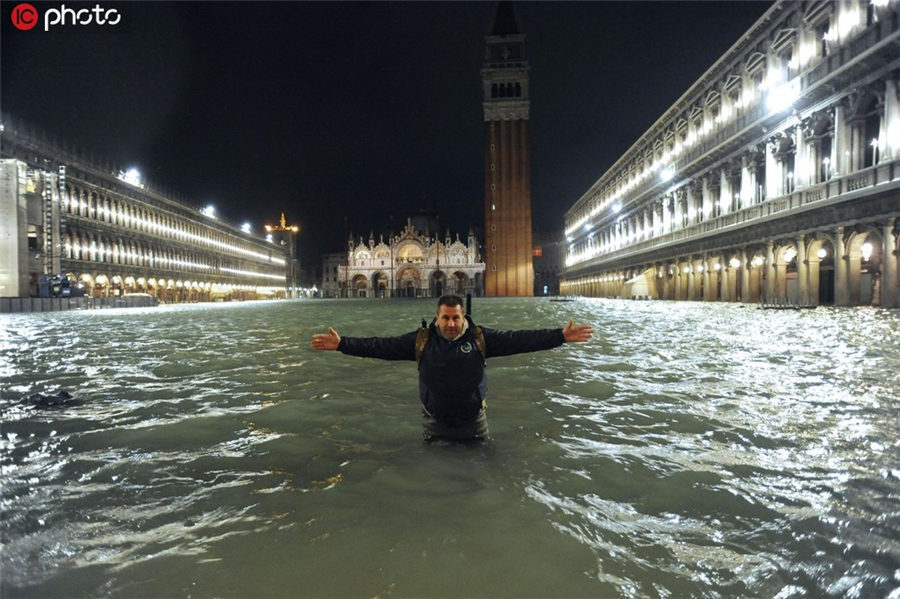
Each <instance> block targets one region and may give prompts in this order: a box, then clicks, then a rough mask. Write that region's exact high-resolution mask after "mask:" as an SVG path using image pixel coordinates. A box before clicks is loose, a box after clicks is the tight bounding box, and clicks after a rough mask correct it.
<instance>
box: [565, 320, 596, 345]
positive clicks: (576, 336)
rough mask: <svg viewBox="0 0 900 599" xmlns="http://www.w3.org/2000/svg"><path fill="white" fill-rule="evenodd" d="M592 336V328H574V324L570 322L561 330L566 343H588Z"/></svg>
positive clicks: (587, 326)
mask: <svg viewBox="0 0 900 599" xmlns="http://www.w3.org/2000/svg"><path fill="white" fill-rule="evenodd" d="M593 336H594V328H593V327H591V326H590V325H587V324H580V325H578V326H575V322H574V321H572V320H570V321H569V324H567V325H566V327H565V328H564V329H563V337H565V339H566V343H574V342H584V341H588V340H589V339H590V338H591V337H593Z"/></svg>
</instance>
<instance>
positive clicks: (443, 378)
mask: <svg viewBox="0 0 900 599" xmlns="http://www.w3.org/2000/svg"><path fill="white" fill-rule="evenodd" d="M462 302H463V300H462V298H461V297H459V296H457V295H445V296H443V297H441V298H440V299H439V300H438V310H437V314H436V316H435V318H434V320H433V321H432V322H431V324H430V325H429V326H428V327H427V328H422V329H419V330H418V331H415V332H412V333H407V334H406V335H400V336H399V337H341V336H340V335H338V332H337V331H335V330H334V329H333V328H331V327H329V328H328V334H324V335H322V334H317V335H313V336H312V348H313V349H317V350H331V351H333V350H337V351H340V352H341V353H344V354H348V355H351V356H361V357H364V358H381V359H382V360H416V361H417V362H418V363H419V399H420V400H421V401H422V416H423V426H424V431H423V435H424V437H425V440H426V441H427V442H431V441H435V440H451V441H470V440H486V439H487V438H488V426H487V417H486V416H485V408H486V404H485V394H486V393H487V376H486V373H485V359H486V358H493V357H496V356H511V355H513V354H522V353H526V352H533V351H539V350H544V349H552V348H554V347H558V346H560V345H562V344H563V343H572V342H584V341H588V340H589V339H590V338H591V337H592V336H593V334H594V329H593V328H592V327H590V326H589V325H578V326H576V325H575V324H574V323H573V322H572V321H571V320H570V321H569V323H568V324H567V325H566V326H565V327H564V328H562V329H535V330H524V331H500V330H496V329H489V328H486V327H480V326H477V325H476V324H475V323H474V322H473V321H472V319H471V317H469V316H467V315H466V313H465V310H464V309H463V303H462ZM423 324H424V321H423Z"/></svg>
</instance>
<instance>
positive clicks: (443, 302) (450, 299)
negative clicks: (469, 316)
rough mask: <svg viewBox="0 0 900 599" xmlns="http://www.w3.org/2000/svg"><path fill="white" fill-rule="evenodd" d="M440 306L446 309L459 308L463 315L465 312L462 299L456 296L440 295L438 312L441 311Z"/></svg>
mask: <svg viewBox="0 0 900 599" xmlns="http://www.w3.org/2000/svg"><path fill="white" fill-rule="evenodd" d="M441 306H447V307H448V308H453V307H455V306H459V307H460V309H462V311H463V313H465V312H466V305H465V304H464V303H463V298H461V297H459V296H458V295H442V296H441V297H440V299H439V300H438V310H440V309H441Z"/></svg>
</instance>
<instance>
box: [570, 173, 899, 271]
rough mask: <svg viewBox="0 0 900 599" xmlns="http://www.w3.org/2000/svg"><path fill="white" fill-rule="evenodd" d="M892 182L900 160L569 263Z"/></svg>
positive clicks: (604, 258) (607, 257)
mask: <svg viewBox="0 0 900 599" xmlns="http://www.w3.org/2000/svg"><path fill="white" fill-rule="evenodd" d="M891 182H900V160H894V161H891V162H884V163H881V164H878V165H876V166H872V167H868V168H866V169H864V170H861V171H857V172H854V173H851V174H849V175H846V176H843V177H834V178H832V179H830V180H829V181H826V182H825V183H818V184H815V185H810V186H807V187H804V188H802V189H798V190H796V191H794V192H792V193H790V194H787V195H782V196H778V197H775V198H771V199H769V200H766V201H764V202H762V203H760V204H755V205H753V206H748V207H746V208H742V209H740V210H736V211H734V212H729V213H728V214H723V215H721V216H718V217H715V218H710V219H708V220H705V221H703V222H699V223H695V224H692V225H688V226H686V227H683V228H681V229H676V230H674V231H669V232H666V233H663V234H661V235H655V236H653V237H651V238H650V239H644V240H641V241H635V242H634V243H629V244H627V245H625V246H623V247H621V248H618V249H615V250H613V251H610V252H605V253H602V254H600V255H597V256H595V257H593V258H590V259H588V260H585V261H583V262H577V263H575V264H571V265H569V266H568V267H567V268H569V269H581V268H585V267H589V266H599V265H602V264H604V263H605V262H611V261H615V260H619V259H621V258H625V257H628V256H634V255H639V254H641V253H644V252H647V251H651V250H658V249H660V248H664V247H666V246H670V245H674V244H678V243H681V242H684V241H690V240H693V239H699V238H702V237H709V236H712V235H715V234H719V233H724V232H728V231H733V230H737V229H740V228H742V227H745V226H750V225H753V224H757V223H759V222H762V221H764V220H770V219H772V218H779V217H782V216H784V217H786V216H789V215H791V214H792V213H794V212H798V211H801V210H808V209H811V208H815V207H816V205H817V204H818V205H827V204H830V203H837V202H840V201H843V200H846V199H851V198H850V197H847V196H850V195H851V194H853V195H856V192H859V191H861V190H866V189H871V188H874V187H877V186H879V185H883V184H886V183H891Z"/></svg>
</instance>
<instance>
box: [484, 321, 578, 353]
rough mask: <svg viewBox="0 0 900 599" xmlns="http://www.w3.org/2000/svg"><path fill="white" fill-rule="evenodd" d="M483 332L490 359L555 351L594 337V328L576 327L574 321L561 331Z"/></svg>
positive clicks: (495, 330)
mask: <svg viewBox="0 0 900 599" xmlns="http://www.w3.org/2000/svg"><path fill="white" fill-rule="evenodd" d="M482 330H483V331H484V336H485V339H484V340H485V345H486V347H487V357H488V358H492V357H495V356H511V355H514V354H524V353H527V352H533V351H541V350H545V349H553V348H554V347H559V346H560V345H562V344H564V343H576V342H585V341H588V340H590V338H591V337H592V336H593V335H594V329H593V327H591V326H590V325H576V324H575V323H574V321H572V320H570V321H569V322H568V324H566V326H565V327H563V328H561V329H526V330H518V331H502V330H497V329H489V328H487V327H482Z"/></svg>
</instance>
